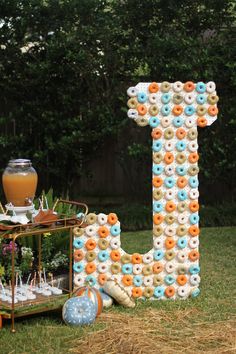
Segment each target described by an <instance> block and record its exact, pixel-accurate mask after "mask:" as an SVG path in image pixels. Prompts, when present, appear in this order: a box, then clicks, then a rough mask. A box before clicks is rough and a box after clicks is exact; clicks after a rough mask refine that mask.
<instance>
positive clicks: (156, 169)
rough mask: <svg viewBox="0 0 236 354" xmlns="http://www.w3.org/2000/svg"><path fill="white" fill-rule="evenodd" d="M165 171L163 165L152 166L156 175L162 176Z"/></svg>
mask: <svg viewBox="0 0 236 354" xmlns="http://www.w3.org/2000/svg"><path fill="white" fill-rule="evenodd" d="M163 169H164V168H163V166H161V165H156V164H153V166H152V172H153V174H154V175H160V174H161V173H162V172H163Z"/></svg>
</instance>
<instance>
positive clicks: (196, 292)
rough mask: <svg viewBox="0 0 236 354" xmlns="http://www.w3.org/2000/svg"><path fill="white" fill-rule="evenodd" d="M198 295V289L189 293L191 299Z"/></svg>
mask: <svg viewBox="0 0 236 354" xmlns="http://www.w3.org/2000/svg"><path fill="white" fill-rule="evenodd" d="M199 294H200V289H199V288H196V289H193V290H192V292H191V297H192V298H195V297H197V296H198V295H199Z"/></svg>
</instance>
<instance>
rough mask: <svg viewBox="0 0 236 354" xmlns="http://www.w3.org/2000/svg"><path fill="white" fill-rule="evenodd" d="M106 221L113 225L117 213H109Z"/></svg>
mask: <svg viewBox="0 0 236 354" xmlns="http://www.w3.org/2000/svg"><path fill="white" fill-rule="evenodd" d="M107 221H108V223H109V224H110V225H115V224H116V223H117V221H118V218H117V215H116V214H115V213H110V214H109V215H108V217H107Z"/></svg>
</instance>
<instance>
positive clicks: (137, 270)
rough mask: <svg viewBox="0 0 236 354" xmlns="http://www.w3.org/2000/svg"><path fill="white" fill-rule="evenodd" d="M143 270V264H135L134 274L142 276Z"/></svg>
mask: <svg viewBox="0 0 236 354" xmlns="http://www.w3.org/2000/svg"><path fill="white" fill-rule="evenodd" d="M142 270H143V267H142V265H141V264H134V265H133V273H134V274H141V273H142Z"/></svg>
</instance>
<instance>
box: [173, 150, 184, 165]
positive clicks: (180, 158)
mask: <svg viewBox="0 0 236 354" xmlns="http://www.w3.org/2000/svg"><path fill="white" fill-rule="evenodd" d="M175 160H176V162H177V163H179V164H183V163H184V162H185V161H186V155H185V154H184V153H183V152H179V153H178V154H177V155H176V158H175Z"/></svg>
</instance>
